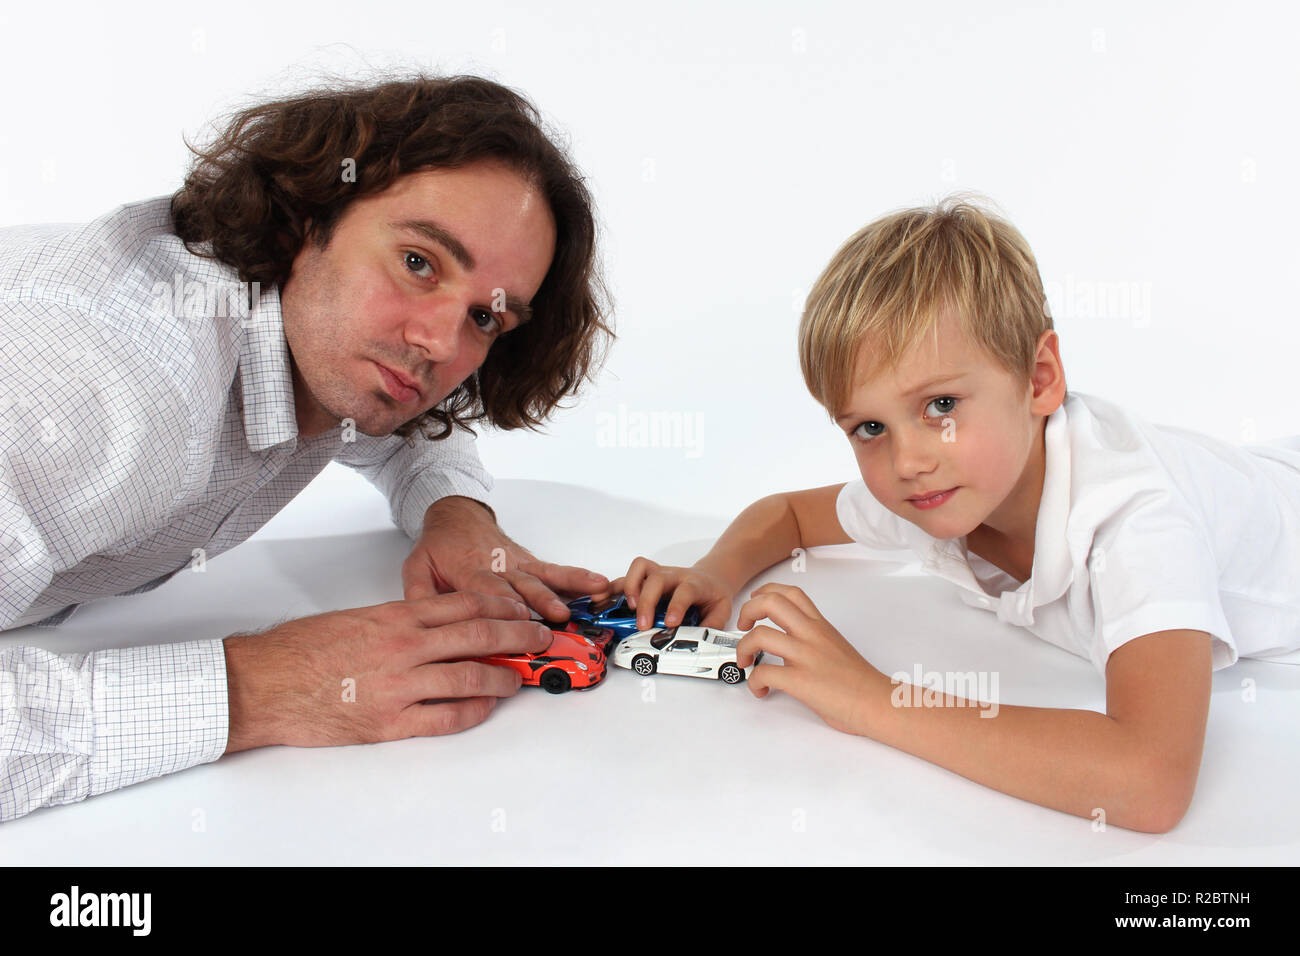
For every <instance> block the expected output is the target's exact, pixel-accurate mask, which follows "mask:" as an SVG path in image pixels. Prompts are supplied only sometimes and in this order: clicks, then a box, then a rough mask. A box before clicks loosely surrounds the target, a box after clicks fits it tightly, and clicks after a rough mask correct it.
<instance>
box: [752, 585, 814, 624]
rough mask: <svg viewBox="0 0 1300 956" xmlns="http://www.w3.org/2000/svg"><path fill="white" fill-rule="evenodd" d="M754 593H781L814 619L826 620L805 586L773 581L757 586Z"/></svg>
mask: <svg viewBox="0 0 1300 956" xmlns="http://www.w3.org/2000/svg"><path fill="white" fill-rule="evenodd" d="M752 593H753V594H754V595H760V594H780V595H782V596H783V597H785V598H786V599H787V600H788V601H789V602H790V603H791V604H793V605H794V606H795V607H797V608H798V609H799V610H801V611H803V612H804V613H805V614H807V615H808V616H809V617H810V618H812V619H813V620H814V621H824V620H826V618H824V617H822V613H821V611H819V610H817V605H815V604H813V602H812V598H810V597H809V596H808V595H807V594H806V593H804V590H803V588H797V587H795V586H794V585H793V584H779V583H778V582H776V581H771V582H769V583H767V584H764V585H763V586H762V587H761V588H755V589H754V590H753V592H752Z"/></svg>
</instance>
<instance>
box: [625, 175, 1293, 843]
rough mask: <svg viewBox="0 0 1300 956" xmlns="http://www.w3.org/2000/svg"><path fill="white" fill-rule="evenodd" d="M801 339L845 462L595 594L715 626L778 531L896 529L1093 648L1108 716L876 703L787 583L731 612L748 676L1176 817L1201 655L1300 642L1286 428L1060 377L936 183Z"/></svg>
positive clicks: (817, 295)
mask: <svg viewBox="0 0 1300 956" xmlns="http://www.w3.org/2000/svg"><path fill="white" fill-rule="evenodd" d="M799 357H800V363H801V366H802V369H803V375H804V380H805V381H806V383H807V385H808V388H809V390H810V391H811V392H812V394H813V396H814V397H815V398H816V399H817V400H818V401H819V402H820V403H821V404H822V405H823V406H824V407H825V408H826V409H827V411H828V412H829V414H830V416H831V417H832V418H833V419H834V420H835V422H836V424H837V425H838V426H839V428H840V429H842V430H843V431H844V433H845V434H846V435H847V437H848V439H849V442H850V445H851V447H852V448H853V453H854V455H855V457H856V458H857V461H858V470H859V471H860V473H861V475H862V480H861V481H852V482H849V483H847V484H839V485H831V486H829V487H825V488H815V489H811V490H808V491H797V492H791V493H789V494H780V495H773V496H770V497H768V498H764V499H762V500H760V501H758V502H756V503H755V504H753V505H751V506H750V507H749V508H747V509H745V511H744V512H742V513H741V514H740V516H739V517H738V518H736V520H735V521H734V522H733V523H732V524H731V526H730V527H729V528H728V529H727V530H726V532H725V533H724V534H723V535H722V537H721V538H719V539H718V541H717V543H716V544H715V545H714V547H713V549H712V550H711V551H710V552H709V553H708V554H707V555H706V556H705V557H704V558H703V559H702V560H700V561H699V562H698V563H697V564H695V565H694V566H693V567H691V568H675V567H661V566H658V565H656V564H655V563H653V562H651V561H648V560H646V559H645V558H637V559H636V560H635V561H633V562H632V564H631V566H630V568H629V569H628V572H627V575H626V576H625V578H622V579H619V580H617V581H614V582H612V583H611V591H617V590H619V589H623V590H625V591H626V593H627V594H628V596H629V598H630V600H631V601H632V603H633V605H634V606H635V607H637V609H638V612H639V614H638V624H639V626H640V627H642V628H649V627H651V626H652V625H651V622H650V617H649V615H650V611H651V610H652V609H653V608H654V607H655V606H656V604H657V603H658V601H659V599H660V597H661V596H662V595H663V594H665V593H667V592H671V593H672V601H671V604H670V608H669V612H668V615H667V624H668V625H669V626H671V625H673V624H674V623H677V622H679V621H680V620H681V616H682V614H683V612H684V611H685V609H686V608H687V607H688V606H690V605H691V604H695V605H698V606H700V607H701V608H702V610H703V611H704V612H705V616H704V620H703V621H702V623H703V624H704V625H706V626H713V627H720V626H725V624H726V622H727V620H728V618H729V616H730V613H731V608H732V596H733V595H735V594H736V593H737V592H738V591H739V590H740V589H741V587H743V586H744V584H745V582H747V581H748V580H750V579H751V578H752V577H753V576H754V575H756V574H758V573H759V572H761V571H762V570H764V569H765V568H768V567H770V566H771V565H773V564H775V563H777V562H779V561H782V560H784V559H786V558H788V557H790V555H791V553H792V551H793V550H794V549H795V548H808V547H815V546H817V545H826V544H842V543H848V542H851V541H858V542H861V543H862V544H865V545H868V546H871V547H875V548H908V549H911V550H913V551H914V552H916V554H917V555H919V557H920V558H921V560H922V564H923V566H924V568H925V570H926V571H928V572H930V573H933V574H937V575H939V576H941V577H944V578H947V579H948V580H950V581H952V582H954V583H955V584H956V585H957V586H958V587H959V588H960V593H961V596H962V598H963V600H964V601H965V602H966V603H967V604H970V605H972V606H975V607H978V608H983V609H986V610H988V611H991V612H995V613H996V614H997V615H998V617H999V618H1001V619H1002V620H1005V621H1009V622H1011V623H1013V624H1017V625H1021V626H1023V627H1025V628H1027V629H1028V630H1030V631H1031V632H1032V633H1034V634H1035V635H1037V636H1039V637H1041V638H1043V639H1044V640H1047V641H1050V642H1052V643H1053V644H1056V645H1057V646H1059V647H1062V648H1064V649H1066V650H1068V651H1071V652H1073V653H1076V654H1079V655H1081V656H1084V657H1088V658H1090V659H1091V660H1092V661H1093V663H1094V664H1095V665H1096V666H1097V668H1098V669H1099V670H1100V671H1101V672H1102V674H1103V675H1104V677H1105V680H1106V713H1105V714H1099V713H1094V712H1092V711H1082V710H1064V709H1052V708H1042V707H1016V706H1006V705H1002V706H1000V707H999V709H998V710H997V711H996V718H997V719H993V720H985V719H981V716H982V715H981V711H980V708H979V707H977V706H975V705H974V704H973V703H971V704H967V703H966V702H965V701H959V700H957V699H956V698H955V697H952V696H951V695H944V694H939V695H938V699H937V700H936V703H937V704H941V705H942V706H934V707H928V706H927V707H916V706H896V705H895V704H896V701H897V700H898V696H897V695H895V694H894V693H893V691H894V685H893V683H892V682H891V680H890V678H889V677H887V676H886V675H885V674H883V673H881V672H880V671H879V670H877V669H876V668H874V667H872V665H871V664H870V663H868V662H867V661H866V660H864V659H863V658H862V656H861V655H860V654H859V653H858V652H857V651H856V650H855V649H854V648H853V646H852V645H850V644H849V643H848V641H846V640H845V639H844V638H843V637H842V636H841V635H840V634H839V632H838V631H836V629H835V628H834V627H833V626H832V625H831V624H830V623H829V622H828V621H826V620H825V619H824V618H823V617H822V616H821V614H820V613H818V611H817V608H816V607H815V606H814V605H813V603H812V601H810V600H809V598H808V596H807V595H806V594H805V593H804V592H803V591H801V590H800V589H799V588H796V587H790V586H787V585H783V584H767V585H764V586H763V587H761V588H759V589H757V590H756V591H754V592H753V594H752V597H751V599H750V600H749V601H748V602H746V603H745V604H744V606H743V607H741V609H740V614H739V619H738V621H737V624H736V626H737V627H738V628H739V629H741V630H748V629H750V628H753V630H752V631H751V632H750V633H749V634H748V635H747V636H746V637H745V638H744V640H743V641H742V642H741V644H740V647H739V663H740V664H741V665H742V666H748V665H749V664H750V663H752V660H753V658H754V655H755V654H756V653H757V652H758V651H766V652H768V653H771V654H775V655H777V656H779V657H781V658H783V659H784V662H785V663H784V666H782V665H777V664H769V663H764V664H760V665H759V666H758V667H757V668H756V669H755V670H754V672H753V675H752V677H751V679H750V682H749V684H750V689H751V690H752V691H753V692H754V694H755V695H756V696H759V697H763V696H765V695H766V694H767V693H768V691H769V690H771V689H773V688H775V689H777V690H783V691H786V692H787V693H790V694H792V695H794V696H795V697H796V698H798V699H799V700H801V701H803V702H804V703H805V704H807V705H808V706H809V707H811V708H813V710H815V711H816V712H817V713H818V714H819V715H820V716H821V717H822V718H823V719H824V720H825V721H826V722H827V723H828V724H830V725H831V726H832V727H834V728H836V729H838V730H841V731H845V732H847V733H856V734H862V735H864V736H868V737H872V738H874V739H876V740H879V741H882V742H884V743H887V744H889V745H891V746H894V747H897V748H899V749H902V750H905V751H907V752H909V753H912V754H915V755H917V756H919V757H923V758H925V759H926V760H929V761H932V762H933V763H936V764H939V765H940V766H943V767H946V768H947V769H949V770H952V771H954V772H956V773H960V774H962V775H963V776H966V777H968V778H970V779H972V780H975V781H977V782H979V783H983V784H985V785H987V786H990V787H994V788H996V789H998V790H1001V791H1003V792H1005V793H1009V794H1012V795H1014V796H1018V797H1021V798H1023V799H1026V800H1031V801H1033V802H1035V803H1038V804H1042V805H1044V806H1048V807H1053V808H1055V809H1058V810H1063V811H1065V812H1067V813H1073V814H1078V815H1079V816H1084V817H1093V818H1096V816H1097V813H1096V811H1097V809H1098V808H1100V809H1102V810H1103V811H1104V813H1105V820H1106V822H1108V823H1114V824H1117V825H1120V826H1124V827H1128V828H1131V829H1135V830H1143V831H1148V832H1165V831H1167V830H1169V829H1170V828H1172V827H1173V826H1174V825H1175V824H1176V823H1177V822H1178V821H1179V820H1180V819H1182V816H1183V814H1184V813H1185V812H1186V810H1187V807H1188V805H1189V803H1190V802H1191V798H1192V792H1193V790H1194V788H1195V784H1196V776H1197V771H1198V769H1199V766H1200V761H1201V750H1202V746H1203V743H1204V738H1205V726H1206V718H1207V713H1208V710H1209V699H1210V683H1211V681H1210V677H1211V672H1212V671H1213V670H1217V669H1219V668H1222V667H1226V666H1228V665H1229V664H1232V663H1233V662H1235V661H1236V660H1237V658H1238V657H1239V656H1250V657H1266V658H1279V657H1283V656H1284V655H1287V654H1288V652H1295V651H1296V649H1297V648H1300V548H1298V547H1296V546H1295V542H1296V541H1298V540H1300V448H1297V447H1295V446H1294V445H1293V447H1291V448H1283V447H1280V446H1278V447H1265V446H1255V447H1252V448H1250V449H1244V448H1238V447H1235V446H1232V445H1229V444H1226V443H1223V442H1219V441H1216V440H1213V439H1211V438H1208V437H1205V436H1202V435H1198V434H1195V433H1192V432H1188V431H1183V430H1180V429H1174V428H1166V427H1153V426H1151V425H1149V424H1147V423H1146V422H1144V421H1142V420H1140V419H1138V418H1136V417H1134V416H1132V415H1130V414H1128V413H1127V412H1125V411H1123V410H1121V409H1120V408H1118V407H1116V406H1115V405H1112V404H1110V403H1109V402H1105V401H1103V400H1101V399H1098V398H1094V397H1092V396H1089V395H1082V394H1077V393H1075V394H1067V392H1066V386H1065V372H1064V369H1063V367H1062V364H1061V357H1060V352H1059V346H1058V336H1057V333H1056V332H1055V331H1054V330H1053V328H1052V320H1051V318H1050V316H1048V314H1047V311H1046V308H1045V298H1044V295H1043V288H1042V282H1041V280H1040V278H1039V274H1038V267H1037V264H1036V262H1035V260H1034V257H1033V254H1032V252H1031V251H1030V249H1029V246H1028V244H1027V243H1026V242H1025V240H1024V238H1023V237H1022V236H1021V235H1020V233H1019V232H1018V231H1017V230H1016V229H1015V228H1014V227H1013V226H1011V225H1010V224H1008V223H1006V222H1004V221H1002V220H1000V219H998V218H997V217H995V216H993V215H990V214H988V213H986V212H984V211H983V210H981V209H979V208H977V207H975V206H973V205H970V204H968V203H963V202H957V201H952V200H949V201H947V202H945V203H942V204H940V205H939V206H937V207H934V208H925V209H912V210H907V211H905V212H901V213H897V214H894V215H891V216H887V217H885V218H883V219H880V220H878V221H876V222H874V223H872V224H870V225H868V226H867V227H866V228H864V229H862V230H861V231H860V232H858V233H857V234H856V235H854V236H853V237H852V238H851V239H849V241H848V242H847V243H845V244H844V246H843V247H841V249H840V250H839V251H838V252H837V253H836V255H835V257H834V258H833V259H832V260H831V263H830V265H829V266H827V268H826V270H825V271H824V272H823V273H822V275H821V277H820V278H819V279H818V281H817V283H816V285H815V286H814V288H813V290H812V292H811V294H810V295H809V297H808V303H807V308H806V310H805V312H804V315H803V319H802V322H801V324H800V328H799ZM764 619H769V620H771V621H772V622H773V623H775V624H776V625H778V626H779V627H780V628H781V630H777V629H776V628H772V627H765V626H759V627H755V626H754V625H755V623H756V622H758V621H761V620H764ZM1296 656H1297V655H1296V654H1294V653H1290V657H1291V658H1292V659H1294V658H1295V657H1296ZM983 716H989V715H988V714H987V712H986V713H985V714H984V715H983Z"/></svg>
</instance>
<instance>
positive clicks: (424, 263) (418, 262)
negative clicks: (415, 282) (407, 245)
mask: <svg viewBox="0 0 1300 956" xmlns="http://www.w3.org/2000/svg"><path fill="white" fill-rule="evenodd" d="M402 261H403V262H404V263H405V265H406V268H407V270H408V271H410V272H411V273H412V274H413V275H417V276H420V278H422V279H428V278H430V276H429V275H427V274H425V273H424V271H423V270H426V269H428V270H430V271H432V267H431V266H430V265H429V261H428V260H427V259H425V258H424V256H422V255H420V254H419V253H415V252H408V253H405V254H404V255H403V258H402Z"/></svg>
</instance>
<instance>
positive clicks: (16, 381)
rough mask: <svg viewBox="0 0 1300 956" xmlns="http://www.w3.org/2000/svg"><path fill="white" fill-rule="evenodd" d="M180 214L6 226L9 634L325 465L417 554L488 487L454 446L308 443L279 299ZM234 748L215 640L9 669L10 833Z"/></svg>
mask: <svg viewBox="0 0 1300 956" xmlns="http://www.w3.org/2000/svg"><path fill="white" fill-rule="evenodd" d="M168 202H169V200H168V197H160V198H157V199H151V200H146V201H143V202H137V203H131V204H127V205H124V206H121V207H119V208H117V209H115V210H113V211H112V212H110V213H108V214H107V215H105V216H103V217H101V218H100V219H97V220H95V221H94V222H91V223H89V224H86V225H45V226H18V227H14V228H8V229H0V347H3V350H4V351H3V359H2V360H0V630H4V629H9V628H14V627H19V626H22V625H24V624H39V625H43V626H52V625H56V624H58V623H60V622H62V621H63V620H65V619H66V618H67V617H68V616H69V615H70V614H72V613H73V612H74V611H75V610H76V607H77V605H78V604H80V603H81V602H83V601H88V600H93V599H94V598H97V597H103V596H107V595H121V594H138V593H140V592H143V591H148V590H151V589H153V588H156V587H158V585H160V584H162V583H163V582H164V581H166V580H167V579H168V578H170V577H171V576H172V575H174V574H176V572H178V571H181V570H183V569H185V568H186V567H188V566H189V564H190V562H191V560H192V558H193V551H194V549H196V548H202V549H204V551H205V553H206V557H214V556H216V555H218V554H220V553H222V552H223V551H228V550H229V549H231V548H233V547H234V546H235V545H237V544H239V543H240V542H241V541H244V540H245V539H247V538H248V537H249V536H251V535H252V534H253V533H254V532H255V531H257V529H258V528H260V527H262V525H264V524H265V523H266V522H267V521H268V520H270V518H271V517H272V516H273V515H275V514H276V512H278V511H279V510H280V509H281V508H283V507H284V506H285V505H286V504H287V503H288V502H289V501H290V500H291V499H292V498H293V497H294V496H295V495H297V494H298V492H299V491H301V490H302V489H303V488H304V487H305V486H306V485H307V484H308V483H309V482H310V481H311V480H312V478H314V477H315V476H316V475H317V474H318V473H319V472H320V471H321V470H322V469H323V468H324V467H325V466H326V465H327V464H328V463H329V462H330V461H331V460H336V461H339V462H341V463H343V464H346V465H349V466H351V467H353V468H355V469H357V470H358V471H359V472H361V473H362V474H363V475H365V477H366V478H367V479H369V480H370V481H371V482H372V483H374V484H375V486H376V487H378V488H379V489H380V490H381V491H383V492H384V494H385V495H386V496H387V497H388V499H389V502H390V504H391V507H392V514H393V520H394V522H395V523H396V524H397V525H398V526H399V527H400V528H402V530H403V531H405V532H406V534H407V535H408V536H410V537H411V538H412V539H414V538H416V537H418V536H419V534H420V531H421V529H422V527H423V521H424V514H425V511H426V510H427V509H428V507H429V505H430V504H432V503H433V502H434V501H436V500H437V499H439V498H442V497H444V496H446V495H464V496H466V497H471V498H476V499H478V500H486V497H487V493H488V491H489V489H490V488H491V485H492V480H491V477H490V476H489V475H488V474H487V472H486V471H485V470H484V469H483V467H482V465H481V463H480V462H479V459H478V455H477V453H476V451H475V449H474V443H473V439H472V437H471V436H468V435H466V434H465V433H464V432H463V431H462V430H459V429H458V430H457V432H456V433H455V434H454V435H453V436H452V437H449V438H447V439H445V440H443V441H439V442H431V441H428V440H426V439H423V438H421V437H420V436H419V435H416V436H415V439H414V445H413V446H408V445H407V444H406V441H405V440H404V439H402V438H400V437H397V436H393V435H389V436H386V437H380V438H376V437H371V436H367V435H364V434H361V433H360V432H357V433H355V440H353V441H345V440H344V432H343V430H342V429H338V430H332V431H329V432H326V433H324V434H322V435H318V436H316V437H314V438H311V439H304V440H299V439H298V426H297V419H296V415H295V412H294V396H293V384H292V377H291V372H290V365H289V351H288V344H287V343H286V341H285V336H284V325H283V320H282V317H281V313H280V297H279V290H278V289H276V288H274V287H272V288H269V289H261V290H259V292H260V294H259V296H258V297H257V299H256V307H255V308H254V309H252V310H250V309H249V308H248V305H247V303H248V299H247V298H245V299H243V303H242V307H241V303H240V300H239V298H238V296H239V295H240V294H241V288H242V287H241V286H240V285H239V284H238V277H237V275H236V274H235V272H234V270H233V269H231V268H229V267H227V266H224V265H222V264H220V263H217V262H215V261H213V260H211V259H204V258H201V257H198V256H194V255H191V254H190V253H189V252H188V251H187V250H186V249H185V247H184V245H183V244H182V243H181V241H180V239H179V238H178V237H177V236H175V235H174V234H173V233H172V231H171V221H170V215H169V212H168ZM242 294H245V295H246V294H247V293H246V292H243V293H242ZM228 731H229V711H228V700H227V688H226V663H225V653H224V650H223V645H222V643H221V641H220V640H207V641H193V642H188V643H178V644H168V645H161V646H155V647H136V648H129V649H124V650H108V651H98V652H94V653H88V654H53V653H50V652H47V651H44V650H40V649H37V648H31V647H19V648H11V649H8V650H4V651H0V772H2V773H3V784H0V820H8V819H12V818H14V817H17V816H21V815H23V814H25V813H27V812H29V811H30V810H33V809H35V808H37V807H41V806H48V805H53V804H60V803H70V802H73V801H77V800H82V799H84V798H85V797H87V796H92V795H95V794H99V793H104V792H106V791H109V790H114V789H116V788H118V787H123V786H127V785H128V784H132V783H136V782H138V781H141V780H146V779H148V778H150V777H154V776H157V775H159V774H163V773H170V772H172V771H175V770H183V769H185V768H186V767H191V766H194V765H195V764H199V763H205V762H208V761H212V760H216V759H217V758H218V757H220V756H221V754H222V753H223V752H224V751H225V748H226V738H227V734H228Z"/></svg>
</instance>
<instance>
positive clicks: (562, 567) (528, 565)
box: [518, 561, 609, 597]
mask: <svg viewBox="0 0 1300 956" xmlns="http://www.w3.org/2000/svg"><path fill="white" fill-rule="evenodd" d="M518 569H519V570H520V571H523V572H524V573H525V574H531V575H532V576H533V577H535V578H537V579H538V580H539V581H541V582H542V583H543V584H545V585H546V586H547V587H549V588H550V589H551V590H553V591H556V592H558V593H562V594H567V595H570V596H572V597H581V596H583V595H586V594H592V593H594V592H595V591H597V590H599V589H601V588H606V589H607V588H608V587H609V578H607V577H605V575H603V574H597V573H596V572H595V571H588V570H587V569H586V568H578V567H574V566H573V565H569V564H552V563H551V562H550V561H521V562H519V566H518Z"/></svg>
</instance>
